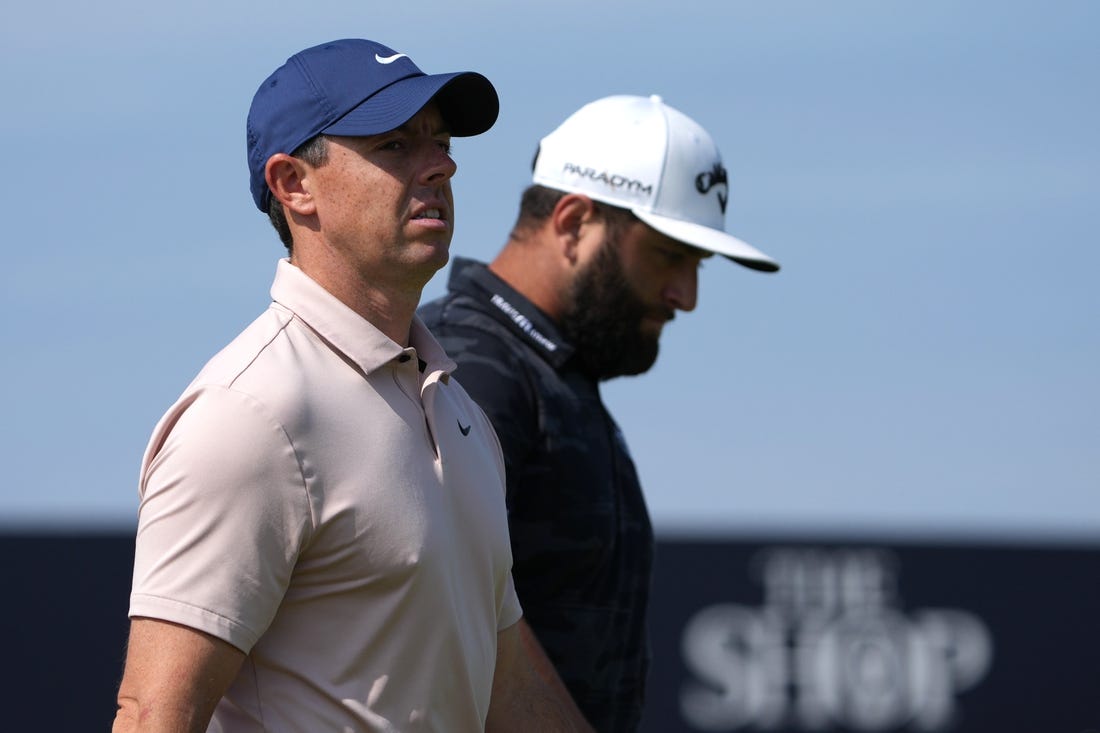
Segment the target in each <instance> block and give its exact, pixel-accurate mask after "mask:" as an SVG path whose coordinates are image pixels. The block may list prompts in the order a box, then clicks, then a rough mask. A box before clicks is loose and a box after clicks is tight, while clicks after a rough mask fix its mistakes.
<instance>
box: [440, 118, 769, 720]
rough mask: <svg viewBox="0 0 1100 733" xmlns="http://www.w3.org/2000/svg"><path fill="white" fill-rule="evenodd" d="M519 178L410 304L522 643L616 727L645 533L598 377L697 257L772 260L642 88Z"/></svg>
mask: <svg viewBox="0 0 1100 733" xmlns="http://www.w3.org/2000/svg"><path fill="white" fill-rule="evenodd" d="M533 183H534V185H533V186H531V187H530V188H528V189H527V190H526V191H525V192H524V194H523V197H522V201H521V204H520V211H519V217H518V220H517V222H516V224H515V227H514V229H513V230H512V232H511V235H510V236H509V239H508V242H507V243H506V244H505V246H504V248H503V249H502V250H501V252H500V253H499V254H498V256H497V257H496V258H495V259H494V260H493V262H492V263H491V264H489V265H488V266H486V265H483V264H481V263H477V262H474V261H471V260H466V259H461V258H458V259H456V260H455V263H454V266H453V268H452V272H451V275H450V280H449V283H448V288H449V292H448V294H447V295H446V296H444V297H442V298H441V299H439V300H436V301H433V302H432V303H429V304H426V305H425V306H422V307H421V309H420V314H421V317H422V318H423V320H424V322H425V323H426V324H427V325H428V327H429V328H430V329H432V331H433V333H434V334H435V335H436V337H437V338H438V339H439V341H440V343H441V344H442V345H443V346H444V348H445V349H446V350H447V352H448V353H449V354H450V355H451V356H452V358H454V359H455V360H456V361H457V362H458V364H459V369H458V374H457V376H458V378H459V379H460V380H461V381H462V384H463V385H464V386H465V388H466V389H467V390H468V391H469V393H470V395H471V396H472V397H473V398H474V399H475V400H476V401H477V402H478V403H479V404H480V405H481V406H482V408H483V409H484V410H485V411H486V413H488V415H489V418H490V419H491V420H492V422H493V426H494V427H495V428H496V431H497V434H498V435H499V437H500V441H501V444H502V447H503V449H504V459H505V465H506V469H507V485H508V516H509V529H510V533H511V541H512V553H513V558H514V565H513V576H514V578H515V583H516V590H517V593H518V594H519V598H520V601H521V603H522V604H523V608H524V620H523V621H521V626H522V632H523V636H524V640H525V642H526V643H528V644H529V645H530V646H531V647H532V648H536V649H537V647H538V646H540V645H541V647H543V648H544V649H545V651H546V656H547V657H548V658H549V660H550V661H551V662H552V663H553V667H554V669H552V668H550V667H546V668H544V669H543V670H542V672H543V674H544V675H545V676H546V677H547V678H548V679H550V680H551V681H552V682H554V683H558V679H559V678H560V681H561V682H564V684H565V686H566V687H567V688H568V690H569V692H570V693H571V694H572V696H573V698H574V700H575V701H576V703H577V704H578V706H579V707H580V709H581V711H582V712H583V713H584V715H585V716H586V717H587V719H588V721H589V722H590V723H591V724H592V725H593V727H595V728H596V729H597V730H599V731H603V732H605V733H607V732H611V731H631V730H634V729H635V728H636V727H637V725H638V721H639V718H640V715H641V710H642V704H643V701H644V692H645V680H646V673H647V668H648V664H649V649H648V644H647V629H646V611H647V603H648V594H649V585H650V574H651V564H652V552H653V531H652V528H651V526H650V522H649V516H648V513H647V511H646V505H645V500H644V498H643V496H642V491H641V486H640V484H639V481H638V477H637V474H636V473H635V469H634V464H633V462H632V460H631V458H630V455H629V452H628V450H627V447H626V443H625V441H624V439H623V437H622V434H621V433H620V431H619V428H618V426H617V425H616V424H615V422H614V420H613V419H612V417H611V415H610V414H609V413H608V411H607V409H606V407H605V406H604V404H603V402H602V400H601V398H600V393H599V383H600V382H601V381H603V380H606V379H611V378H612V377H616V376H620V375H629V374H640V373H642V372H644V371H646V370H647V369H649V368H650V367H651V366H652V365H653V363H654V361H655V360H656V358H657V349H658V340H659V338H660V335H661V331H662V329H663V327H664V325H665V324H666V323H667V322H668V321H670V320H672V318H673V317H674V315H675V313H676V311H678V310H679V311H691V310H692V309H694V308H695V303H696V294H697V293H696V291H697V283H698V280H697V275H698V268H699V265H700V263H701V262H702V261H703V260H704V259H706V258H708V257H711V256H712V255H713V254H719V255H724V256H725V257H727V258H729V259H731V260H733V261H734V262H736V263H738V264H740V265H743V266H745V267H748V268H751V269H754V270H760V271H764V272H773V271H776V270H778V269H779V265H778V264H777V263H776V262H775V261H774V260H772V259H771V258H770V257H769V256H767V255H765V254H764V253H762V252H760V251H759V250H757V249H755V248H754V247H751V246H750V245H748V244H746V243H745V242H743V241H741V240H739V239H737V238H735V237H732V236H730V235H729V234H727V233H726V232H725V231H724V219H725V211H726V204H727V200H728V196H729V187H728V182H727V177H726V170H725V168H724V167H723V166H722V161H721V157H720V156H719V152H718V149H717V147H716V146H715V144H714V142H713V141H712V140H711V137H710V135H709V134H707V132H706V131H705V130H704V129H703V128H702V127H700V126H699V125H698V124H697V123H695V122H694V121H693V120H691V119H690V118H688V117H687V116H686V115H684V114H683V113H681V112H679V111H677V110H676V109H673V108H672V107H669V106H668V105H666V104H664V102H663V101H661V99H660V98H658V97H648V98H647V97H636V96H613V97H606V98H604V99H600V100H597V101H595V102H592V103H590V104H588V105H585V106H584V107H582V108H581V109H580V110H578V111H577V112H576V113H574V114H573V115H572V116H570V117H569V118H568V119H567V120H565V122H564V123H562V125H561V126H560V127H558V128H557V129H556V130H555V131H554V132H552V133H550V135H548V136H547V137H545V138H543V139H542V141H541V143H540V145H539V150H538V154H537V156H536V158H535V163H534V177H533ZM555 669H556V675H555Z"/></svg>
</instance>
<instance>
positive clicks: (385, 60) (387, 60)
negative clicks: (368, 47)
mask: <svg viewBox="0 0 1100 733" xmlns="http://www.w3.org/2000/svg"><path fill="white" fill-rule="evenodd" d="M402 58H404V59H407V58H408V54H404V53H395V54H394V55H393V56H379V55H378V54H374V60H375V61H377V62H378V63H380V64H392V63H393V62H394V61H397V59H402Z"/></svg>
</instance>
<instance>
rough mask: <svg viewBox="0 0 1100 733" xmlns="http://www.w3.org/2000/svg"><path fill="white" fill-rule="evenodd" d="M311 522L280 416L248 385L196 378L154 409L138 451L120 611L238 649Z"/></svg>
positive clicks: (266, 619)
mask: <svg viewBox="0 0 1100 733" xmlns="http://www.w3.org/2000/svg"><path fill="white" fill-rule="evenodd" d="M311 528H312V518H311V512H310V503H309V501H308V498H307V494H306V490H305V482H304V480H303V477H302V472H301V469H300V467H299V463H298V460H297V457H296V455H295V451H294V447H293V445H292V444H291V441H290V439H289V438H288V437H287V435H286V433H285V432H284V430H283V428H282V426H281V425H280V424H279V423H278V422H277V421H276V420H275V419H274V418H273V417H272V415H271V414H270V413H269V412H268V411H267V410H266V409H265V407H264V406H263V405H262V404H260V403H259V402H257V401H256V400H255V399H253V398H251V397H250V396H248V395H245V394H241V393H239V392H235V391H233V390H231V389H227V388H224V387H204V388H202V389H200V390H198V392H197V394H195V395H193V396H191V397H190V398H185V399H183V400H181V401H180V403H177V405H176V406H175V407H174V408H173V409H172V410H171V411H170V412H169V413H168V415H166V416H165V418H164V419H163V420H162V421H161V423H160V425H158V427H157V430H156V431H155V432H154V437H153V440H152V442H151V443H150V448H149V450H148V451H147V454H146V459H145V461H144V465H143V469H142V478H141V503H140V506H139V510H138V531H137V544H136V548H135V558H134V584H133V592H132V594H131V597H130V616H131V617H134V616H142V617H150V618H156V619H161V620H165V621H172V622H175V623H179V624H182V625H184V626H188V627H191V628H195V629H198V630H200V631H204V632H206V633H209V634H211V635H213V636H216V637H218V638H220V639H223V640H225V641H227V642H228V643H230V644H232V645H233V646H235V647H237V648H238V649H241V650H242V651H244V652H246V653H247V652H248V651H249V650H251V648H252V646H253V645H254V644H255V643H256V641H257V640H258V639H259V638H260V636H261V635H262V634H263V632H264V631H265V630H266V629H267V627H268V625H269V624H270V623H271V620H272V618H273V617H274V615H275V612H276V609H278V607H279V604H280V602H281V601H282V598H283V595H284V593H285V592H286V588H287V586H288V584H289V582H290V578H291V574H292V572H293V569H294V565H295V562H296V559H297V557H298V554H299V551H300V550H301V549H302V547H303V546H304V544H305V543H306V542H307V541H308V538H309V536H310V532H311Z"/></svg>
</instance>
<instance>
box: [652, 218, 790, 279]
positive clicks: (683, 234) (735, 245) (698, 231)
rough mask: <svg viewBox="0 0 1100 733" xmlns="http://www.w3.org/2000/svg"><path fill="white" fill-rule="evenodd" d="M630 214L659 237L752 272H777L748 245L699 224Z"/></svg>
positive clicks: (775, 266)
mask: <svg viewBox="0 0 1100 733" xmlns="http://www.w3.org/2000/svg"><path fill="white" fill-rule="evenodd" d="M632 211H633V212H634V215H635V216H637V217H638V218H639V219H641V220H642V221H644V222H645V223H646V224H648V225H649V226H651V227H653V228H654V229H656V230H657V231H659V232H660V233H661V234H664V235H665V236H668V237H672V238H673V239H675V240H677V241H680V242H683V243H684V244H689V245H691V246H692V247H698V248H699V249H705V250H707V251H709V252H715V253H717V254H720V255H725V256H726V257H729V258H730V259H731V260H733V261H734V262H736V263H737V264H739V265H744V266H745V267H748V268H751V269H753V270H760V271H761V272H777V271H778V270H779V263H778V262H776V261H775V260H773V259H772V258H771V257H769V256H768V255H766V254H764V253H763V252H761V251H760V250H758V249H757V248H756V247H753V246H752V245H751V244H748V243H746V242H743V241H741V240H740V239H738V238H737V237H734V236H732V235H730V234H726V233H725V232H722V231H719V230H717V229H711V228H710V227H707V226H703V225H701V224H693V223H692V222H689V221H683V220H681V219H672V218H669V217H667V216H661V215H659V214H651V213H649V212H647V211H641V210H638V209H633V210H632Z"/></svg>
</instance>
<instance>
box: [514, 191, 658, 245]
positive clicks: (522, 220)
mask: <svg viewBox="0 0 1100 733" xmlns="http://www.w3.org/2000/svg"><path fill="white" fill-rule="evenodd" d="M566 193H567V192H566V191H559V190H558V189H556V188H547V187H546V186H540V185H538V184H535V185H533V186H528V187H527V189H526V190H524V192H523V196H522V197H521V198H520V201H519V216H518V217H517V219H516V224H515V226H514V227H512V237H511V238H512V239H516V240H518V239H521V238H522V237H523V234H524V233H525V232H527V231H530V230H531V229H534V228H537V227H538V226H539V225H541V224H542V223H543V222H544V221H546V220H547V219H548V218H549V217H550V215H551V214H552V213H554V207H555V206H557V205H558V202H559V201H561V199H562V197H563V196H565V195H566ZM592 203H594V204H595V205H596V211H597V212H599V214H600V215H601V216H603V218H604V219H605V220H606V222H607V228H608V230H609V231H608V235H609V237H610V238H612V239H617V238H618V234H619V232H621V231H622V230H623V229H625V228H626V227H627V226H629V225H630V224H633V223H634V222H636V221H640V220H639V219H638V217H636V216H635V215H634V212H632V211H631V210H630V209H624V208H622V207H619V206H612V205H610V204H605V203H601V202H599V201H593V202H592Z"/></svg>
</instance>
